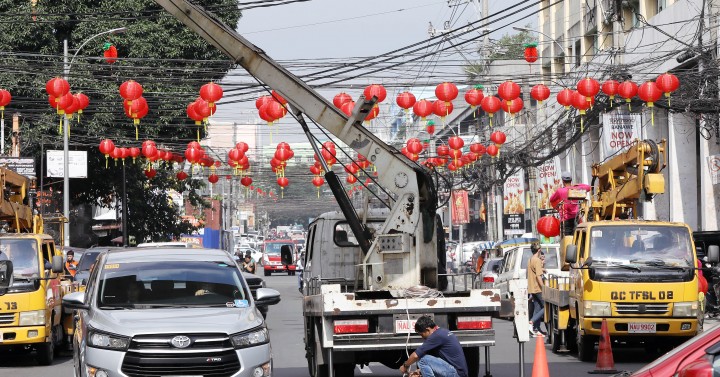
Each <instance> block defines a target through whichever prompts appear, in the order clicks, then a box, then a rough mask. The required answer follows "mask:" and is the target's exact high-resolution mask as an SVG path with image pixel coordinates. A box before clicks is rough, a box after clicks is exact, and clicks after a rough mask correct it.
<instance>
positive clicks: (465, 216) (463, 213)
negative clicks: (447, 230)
mask: <svg viewBox="0 0 720 377" xmlns="http://www.w3.org/2000/svg"><path fill="white" fill-rule="evenodd" d="M450 201H451V204H452V223H453V225H460V224H467V223H469V222H470V208H469V207H468V193H467V191H465V190H457V191H453V192H452V197H451V198H450Z"/></svg>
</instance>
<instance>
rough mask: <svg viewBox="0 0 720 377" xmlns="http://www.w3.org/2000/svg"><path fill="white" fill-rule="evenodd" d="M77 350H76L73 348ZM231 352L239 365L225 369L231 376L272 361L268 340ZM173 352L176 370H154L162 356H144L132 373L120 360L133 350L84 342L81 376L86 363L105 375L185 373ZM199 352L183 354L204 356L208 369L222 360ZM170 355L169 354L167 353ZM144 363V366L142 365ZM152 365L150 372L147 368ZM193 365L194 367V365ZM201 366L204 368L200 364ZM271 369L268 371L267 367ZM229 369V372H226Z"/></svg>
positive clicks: (248, 375)
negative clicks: (96, 346)
mask: <svg viewBox="0 0 720 377" xmlns="http://www.w3.org/2000/svg"><path fill="white" fill-rule="evenodd" d="M76 352H77V351H76ZM234 353H235V354H236V355H237V359H238V361H239V364H240V365H239V368H237V370H235V371H234V373H233V371H230V370H228V375H229V376H232V377H252V376H253V371H254V370H255V369H256V368H262V366H263V365H264V364H267V363H270V364H271V365H272V352H271V347H270V344H263V345H260V346H256V347H249V348H243V349H239V350H234ZM177 355H178V354H177V353H173V356H174V357H175V358H173V360H174V361H175V363H174V365H173V366H172V367H169V368H175V369H172V370H175V371H176V372H172V370H167V371H163V370H158V369H157V368H159V367H158V365H159V364H166V363H165V362H164V360H163V359H160V358H157V357H155V358H153V359H149V358H148V359H147V360H145V361H143V362H142V363H141V364H138V363H136V364H134V368H133V370H135V371H136V373H133V374H129V372H128V373H126V372H127V371H128V370H129V369H130V368H128V365H127V364H128V363H126V365H123V362H124V361H125V359H126V358H128V359H131V358H135V359H137V357H136V356H137V354H134V353H133V352H132V351H128V352H124V351H112V350H106V349H100V348H93V347H87V346H85V352H84V354H83V355H82V356H81V360H80V371H81V376H83V377H87V374H86V372H87V369H88V368H87V367H88V366H89V367H94V368H98V369H102V370H104V371H105V372H107V374H108V376H109V377H127V376H135V375H138V376H142V375H148V374H155V375H157V374H160V375H173V374H187V373H188V372H187V367H186V366H184V365H182V359H177V358H176V357H177ZM202 355H203V356H200V355H199V354H198V355H192V354H187V357H188V358H190V357H193V358H203V359H205V360H206V361H205V362H206V363H207V369H208V370H209V369H210V368H212V367H213V366H214V364H217V363H221V362H223V361H222V360H217V359H218V358H219V357H214V356H213V355H212V354H208V353H203V354H202ZM168 356H169V355H168ZM168 359H170V357H168ZM145 367H147V369H145ZM150 367H152V368H153V369H152V373H150V372H151V370H150V369H149V368H150ZM196 367H198V366H197V365H196ZM203 369H205V368H203ZM271 372H272V371H271ZM230 373H232V374H230ZM197 374H198V375H202V374H204V373H202V372H200V373H197Z"/></svg>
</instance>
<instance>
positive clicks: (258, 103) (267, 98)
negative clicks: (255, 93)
mask: <svg viewBox="0 0 720 377" xmlns="http://www.w3.org/2000/svg"><path fill="white" fill-rule="evenodd" d="M270 101H275V100H274V99H273V98H272V97H270V96H262V97H260V98H258V99H256V100H255V108H257V109H258V110H260V108H261V107H263V105H264V104H266V103H268V102H270Z"/></svg>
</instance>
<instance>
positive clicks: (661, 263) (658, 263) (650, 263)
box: [630, 259, 688, 271]
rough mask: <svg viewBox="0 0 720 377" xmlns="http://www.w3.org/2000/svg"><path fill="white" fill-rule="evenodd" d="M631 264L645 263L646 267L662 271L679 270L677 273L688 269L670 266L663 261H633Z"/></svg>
mask: <svg viewBox="0 0 720 377" xmlns="http://www.w3.org/2000/svg"><path fill="white" fill-rule="evenodd" d="M630 262H631V263H643V264H645V265H646V266H650V267H657V268H660V269H666V270H677V271H683V270H686V269H687V268H688V267H683V266H670V265H668V264H667V263H665V261H664V260H662V259H645V260H643V259H632V260H630Z"/></svg>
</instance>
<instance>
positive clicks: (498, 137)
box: [487, 131, 507, 154]
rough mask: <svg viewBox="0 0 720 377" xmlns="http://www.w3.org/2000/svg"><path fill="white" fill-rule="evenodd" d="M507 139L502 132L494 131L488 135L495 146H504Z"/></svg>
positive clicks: (488, 150)
mask: <svg viewBox="0 0 720 377" xmlns="http://www.w3.org/2000/svg"><path fill="white" fill-rule="evenodd" d="M506 139H507V137H506V136H505V133H504V132H502V131H495V132H493V133H492V134H490V141H492V142H493V143H495V145H496V146H498V147H500V146H501V145H503V144H505V141H506ZM489 148H490V147H488V149H487V152H488V154H490V149H489Z"/></svg>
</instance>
